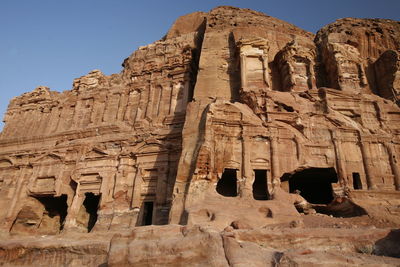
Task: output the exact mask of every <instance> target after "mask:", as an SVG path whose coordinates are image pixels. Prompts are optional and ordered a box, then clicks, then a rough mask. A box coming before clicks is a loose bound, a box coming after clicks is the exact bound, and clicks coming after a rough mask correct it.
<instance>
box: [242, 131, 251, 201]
mask: <svg viewBox="0 0 400 267" xmlns="http://www.w3.org/2000/svg"><path fill="white" fill-rule="evenodd" d="M249 143H250V140H249V139H248V138H247V137H244V136H242V182H241V183H240V187H239V190H240V194H241V196H242V197H251V196H252V183H253V179H254V177H253V175H252V170H251V165H250V151H249Z"/></svg>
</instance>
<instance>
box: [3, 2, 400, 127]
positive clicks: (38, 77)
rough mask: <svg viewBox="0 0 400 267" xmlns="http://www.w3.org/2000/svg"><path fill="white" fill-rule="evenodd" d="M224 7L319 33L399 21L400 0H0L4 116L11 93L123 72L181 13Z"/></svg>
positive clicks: (65, 86)
mask: <svg viewBox="0 0 400 267" xmlns="http://www.w3.org/2000/svg"><path fill="white" fill-rule="evenodd" d="M219 5H231V6H237V7H243V8H250V9H254V10H257V11H261V12H264V13H266V14H268V15H270V16H273V17H277V18H280V19H283V20H286V21H288V22H290V23H293V24H295V25H296V26H299V27H301V28H303V29H305V30H308V31H311V32H314V33H315V32H316V31H317V30H318V29H320V28H321V27H322V26H324V25H326V24H328V23H330V22H333V21H335V20H336V19H338V18H343V17H361V18H389V19H395V20H400V0H380V1H378V0H336V1H328V0H318V1H317V0H303V1H299V0H297V1H295V0H293V1H285V0H280V1H278V0H277V1H275V0H274V1H272V0H242V1H239V0H230V1H210V0H202V1H188V0H186V1H183V0H182V1H175V0H169V1H168V0H164V1H161V0H159V1H153V0H147V1H146V0H145V1H143V0H142V1H136V0H96V1H94V0H79V1H78V0H69V1H61V0H0V40H1V41H0V90H1V96H0V117H1V118H2V117H3V114H4V112H5V111H6V109H7V105H8V102H9V101H10V99H11V98H13V97H15V96H18V95H21V94H22V93H24V92H28V91H31V90H33V89H34V88H36V87H37V86H39V85H45V86H48V87H50V88H51V89H52V90H56V91H63V90H69V89H71V87H72V81H73V79H74V78H77V77H80V76H82V75H85V74H86V73H88V72H89V71H90V70H93V69H100V70H101V71H103V72H104V73H105V74H107V75H109V74H112V73H118V72H120V71H121V63H122V61H123V60H124V59H125V58H126V57H128V56H129V55H130V54H131V53H132V52H133V51H134V50H136V49H137V47H138V46H141V45H146V44H149V43H152V42H154V41H156V40H158V39H160V38H161V37H162V36H163V35H164V34H165V33H166V32H167V31H168V29H169V27H170V26H171V25H172V23H173V22H174V20H175V19H176V18H177V17H179V16H181V15H184V14H188V13H191V12H195V11H209V10H210V9H212V8H214V7H216V6H219ZM2 127H3V124H2V123H0V129H2Z"/></svg>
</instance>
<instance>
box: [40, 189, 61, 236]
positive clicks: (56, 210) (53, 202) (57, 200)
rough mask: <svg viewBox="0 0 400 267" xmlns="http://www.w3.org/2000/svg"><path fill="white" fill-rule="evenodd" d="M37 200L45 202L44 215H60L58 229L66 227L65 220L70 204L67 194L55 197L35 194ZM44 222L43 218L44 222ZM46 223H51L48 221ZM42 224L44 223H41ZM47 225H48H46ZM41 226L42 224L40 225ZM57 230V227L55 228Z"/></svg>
mask: <svg viewBox="0 0 400 267" xmlns="http://www.w3.org/2000/svg"><path fill="white" fill-rule="evenodd" d="M34 198H36V199H37V200H39V201H40V203H42V204H43V206H44V209H45V212H44V215H45V216H46V217H49V218H52V219H53V218H55V217H59V220H58V223H59V224H58V223H56V224H57V226H55V227H57V228H58V230H60V231H61V230H62V229H63V228H64V221H65V218H66V217H67V211H68V204H67V198H68V197H67V195H61V196H59V197H53V196H35V197H34ZM41 224H43V219H42V223H41ZM46 224H49V223H48V222H47V223H46ZM41 226H42V225H41ZM46 226H47V225H46ZM39 227H40V226H39ZM54 230H56V229H54Z"/></svg>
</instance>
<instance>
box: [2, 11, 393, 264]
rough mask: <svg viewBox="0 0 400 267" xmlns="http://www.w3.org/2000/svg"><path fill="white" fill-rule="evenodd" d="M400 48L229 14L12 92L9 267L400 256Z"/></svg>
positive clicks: (372, 27)
mask: <svg viewBox="0 0 400 267" xmlns="http://www.w3.org/2000/svg"><path fill="white" fill-rule="evenodd" d="M399 50H400V23H399V22H397V21H391V20H384V19H352V18H346V19H341V20H338V21H336V22H334V23H332V24H329V25H327V26H325V27H324V28H322V29H321V30H320V31H319V32H318V33H317V34H316V35H314V34H312V33H309V32H307V31H304V30H302V29H300V28H298V27H296V26H294V25H291V24H289V23H286V22H284V21H281V20H279V19H276V18H272V17H269V16H267V15H265V14H262V13H259V12H255V11H252V10H248V9H239V8H234V7H226V6H225V7H217V8H215V9H213V10H211V11H210V12H208V13H204V12H196V13H192V14H189V15H186V16H183V17H180V18H178V19H177V21H176V22H175V23H174V24H173V26H172V27H171V29H170V30H169V32H168V33H167V35H166V36H164V37H163V38H162V39H161V40H159V41H156V42H154V43H153V44H150V45H148V46H144V47H140V48H139V49H138V50H137V51H135V52H134V53H133V54H132V55H131V56H129V57H128V58H127V59H125V60H124V62H123V67H124V69H123V70H122V72H121V73H119V74H113V75H110V76H106V75H104V74H103V73H102V72H101V71H99V70H94V71H91V72H90V73H89V74H87V75H85V76H83V77H80V78H77V79H75V80H74V81H73V88H72V89H71V90H69V91H64V92H62V93H59V92H54V91H51V90H50V89H49V88H47V87H45V86H40V87H38V88H36V89H35V90H33V91H32V92H29V93H25V94H23V95H21V96H19V97H16V98H14V99H12V100H11V102H10V105H9V107H8V110H7V113H6V115H5V117H4V121H5V127H4V129H3V131H2V132H1V133H0V192H1V194H0V207H1V209H0V229H1V232H0V234H1V237H2V240H3V241H0V256H1V255H2V256H1V257H0V264H5V265H11V266H12V265H16V266H22V265H34V264H39V263H40V264H49V265H63V264H64V265H67V266H78V265H91V266H98V265H101V264H103V265H106V264H108V265H110V266H124V265H135V266H136V265H137V266H157V265H158V266H187V265H194V266H196V265H198V266H204V265H210V266H266V265H267V266H268V265H271V266H277V265H281V266H292V265H296V264H298V265H307V266H309V265H310V264H311V265H318V264H321V263H323V264H328V265H329V264H331V265H338V264H340V265H345V266H359V265H361V264H372V265H388V266H390V265H399V264H400V262H399V260H398V259H396V257H397V258H398V257H400V255H399V252H398V249H396V248H395V247H396V246H397V247H398V246H399V243H398V239H397V237H398V231H397V230H395V229H397V228H399V225H400V208H399V207H400V192H399V191H400V163H399V157H400V138H399V136H400V123H399V122H400V108H399V97H400V52H399ZM149 225H158V226H149ZM162 225H163V226H162ZM88 232H89V233H88ZM83 239H87V240H85V241H80V240H83ZM82 255H87V257H82Z"/></svg>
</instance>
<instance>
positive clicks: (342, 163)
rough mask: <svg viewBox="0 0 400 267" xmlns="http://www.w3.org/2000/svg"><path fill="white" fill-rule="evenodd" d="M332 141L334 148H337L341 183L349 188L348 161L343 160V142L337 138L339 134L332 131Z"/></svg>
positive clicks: (337, 162)
mask: <svg viewBox="0 0 400 267" xmlns="http://www.w3.org/2000/svg"><path fill="white" fill-rule="evenodd" d="M331 133H332V141H333V146H334V148H335V154H336V164H337V171H338V176H339V178H340V179H339V183H340V184H341V185H342V186H343V187H345V186H347V171H346V161H345V159H344V158H343V156H344V154H343V151H342V147H341V142H340V140H339V138H338V136H337V133H336V132H334V131H332V132H331Z"/></svg>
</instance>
